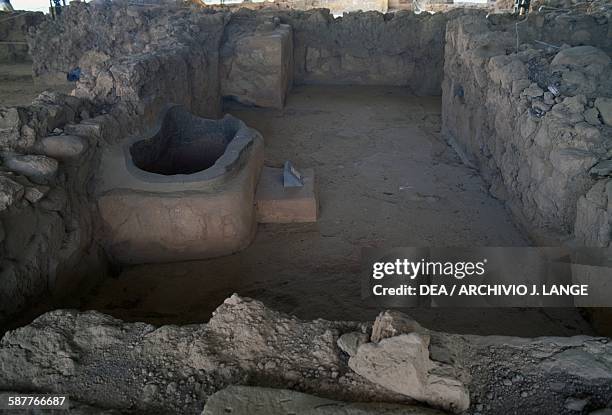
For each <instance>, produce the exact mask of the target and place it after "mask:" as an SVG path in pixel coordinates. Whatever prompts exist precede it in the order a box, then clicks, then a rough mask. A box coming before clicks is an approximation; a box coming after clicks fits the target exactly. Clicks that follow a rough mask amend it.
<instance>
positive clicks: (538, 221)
mask: <svg viewBox="0 0 612 415" xmlns="http://www.w3.org/2000/svg"><path fill="white" fill-rule="evenodd" d="M505 19H506V17H500V18H498V19H495V18H491V19H486V18H485V17H484V15H483V14H481V13H472V14H467V15H465V16H462V17H459V18H458V19H456V20H453V21H451V22H449V24H448V29H447V35H446V55H445V64H444V72H445V78H444V84H443V133H444V134H445V136H446V137H447V138H448V139H449V140H450V142H452V143H454V144H455V146H456V148H457V149H458V151H459V152H460V153H462V154H463V156H464V158H465V159H466V160H467V161H468V162H471V163H472V164H474V165H475V166H476V167H477V168H478V169H479V170H480V171H481V173H482V175H483V176H484V178H485V180H486V181H487V182H488V183H489V184H490V185H491V192H492V193H493V194H494V195H495V196H497V197H498V198H500V199H502V200H505V201H506V203H507V205H508V206H509V208H510V209H511V210H512V212H513V213H514V215H515V217H516V218H517V219H518V220H519V222H520V223H522V224H523V225H524V227H525V228H527V229H529V231H530V233H531V234H532V236H534V238H535V239H536V241H540V242H552V241H559V240H564V239H567V238H569V237H570V235H571V234H572V232H573V231H574V223H575V220H576V209H577V208H576V206H577V202H578V200H579V199H580V198H581V197H582V196H583V195H585V193H586V192H587V191H588V190H589V189H590V188H591V187H592V186H593V184H594V182H595V180H594V179H593V177H592V176H591V174H590V173H589V170H590V169H591V168H592V167H593V166H594V165H595V164H597V163H598V162H599V161H602V160H606V159H607V158H609V157H610V155H612V153H611V152H610V149H611V148H612V142H610V136H611V135H610V132H611V127H612V123H611V121H612V120H609V119H608V115H607V112H608V111H609V108H608V107H607V106H606V105H604V103H605V102H608V101H607V99H608V98H609V97H610V96H612V83H611V82H612V80H611V79H610V77H609V74H610V71H611V70H612V63H611V62H612V61H611V60H610V58H609V56H607V55H606V53H604V52H603V51H602V50H601V49H597V48H594V47H589V46H583V47H576V48H571V47H569V45H566V46H564V47H563V48H562V49H561V50H559V48H552V47H542V46H541V45H542V44H540V43H533V44H532V43H530V44H523V43H521V46H520V51H519V53H514V52H515V50H516V38H515V36H514V30H513V29H514V24H507V21H506V20H505ZM595 19H596V17H595V16H582V17H581V16H574V17H573V20H574V26H576V27H578V26H580V27H583V28H584V29H583V30H585V31H586V30H587V27H586V26H587V24H586V23H585V22H587V23H589V22H591V23H592V22H593V21H594V20H595ZM568 20H569V19H568V18H567V17H566V16H565V15H564V17H563V19H562V20H561V21H562V22H566V21H568ZM540 21H544V22H546V21H548V22H549V23H550V24H549V25H543V26H538V25H539V23H537V22H540ZM534 22H536V24H535V25H534V26H533V27H532V26H528V29H529V30H528V31H526V32H525V33H527V32H528V33H529V34H530V35H529V36H526V37H532V38H534V37H536V36H535V33H536V29H535V28H536V27H541V29H540V32H539V36H537V38H539V39H542V40H541V41H542V42H552V41H553V39H554V40H556V41H557V42H561V41H565V42H566V43H568V44H580V43H582V41H583V40H584V39H587V38H588V39H590V40H592V41H594V42H595V43H597V39H601V37H600V34H601V33H606V32H607V30H608V27H607V24H606V25H603V24H602V25H598V24H594V25H592V26H591V28H590V31H589V35H588V36H586V35H585V36H584V37H581V38H580V40H577V39H576V38H575V35H576V32H574V31H572V30H566V32H565V33H566V34H567V36H568V38H567V39H561V38H560V36H561V35H560V34H559V30H558V29H559V28H558V27H557V24H559V20H558V19H557V18H555V17H554V15H550V16H542V15H538V14H534V15H533V17H531V18H530V21H529V22H528V23H527V24H526V25H531V24H533V23H534ZM555 22H556V23H555ZM601 26H603V27H601ZM549 86H553V89H552V90H549ZM551 91H554V92H556V94H553V93H552V92H551ZM580 226H581V227H582V226H584V225H580ZM607 239H608V240H609V239H610V235H607Z"/></svg>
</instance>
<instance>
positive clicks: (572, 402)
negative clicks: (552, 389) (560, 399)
mask: <svg viewBox="0 0 612 415" xmlns="http://www.w3.org/2000/svg"><path fill="white" fill-rule="evenodd" d="M588 403H589V401H587V400H585V399H576V398H567V399H566V400H565V409H567V410H569V411H575V412H582V410H583V409H584V407H585V406H587V404H588Z"/></svg>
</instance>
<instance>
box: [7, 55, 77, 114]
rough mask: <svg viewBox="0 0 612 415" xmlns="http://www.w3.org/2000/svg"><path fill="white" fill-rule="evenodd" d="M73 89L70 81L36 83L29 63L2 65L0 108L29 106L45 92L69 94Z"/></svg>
mask: <svg viewBox="0 0 612 415" xmlns="http://www.w3.org/2000/svg"><path fill="white" fill-rule="evenodd" d="M72 87H73V85H72V84H71V83H69V82H68V81H66V82H65V83H58V84H43V83H39V82H34V79H32V65H31V64H29V63H19V64H11V65H8V64H0V106H13V105H28V104H30V103H31V102H32V100H33V99H34V98H36V97H37V96H38V95H39V94H40V93H41V92H43V91H46V90H50V91H57V92H63V93H65V94H68V93H70V91H71V90H72Z"/></svg>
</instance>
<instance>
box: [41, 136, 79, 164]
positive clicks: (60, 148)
mask: <svg viewBox="0 0 612 415" xmlns="http://www.w3.org/2000/svg"><path fill="white" fill-rule="evenodd" d="M86 148H87V142H86V141H85V140H84V139H83V138H81V137H79V136H76V135H58V136H49V137H45V138H43V139H41V140H40V142H39V143H38V150H40V151H41V152H42V153H44V154H45V155H47V156H49V157H54V158H57V159H60V160H65V159H70V158H76V157H79V156H80V155H81V154H83V152H84V151H85V150H86Z"/></svg>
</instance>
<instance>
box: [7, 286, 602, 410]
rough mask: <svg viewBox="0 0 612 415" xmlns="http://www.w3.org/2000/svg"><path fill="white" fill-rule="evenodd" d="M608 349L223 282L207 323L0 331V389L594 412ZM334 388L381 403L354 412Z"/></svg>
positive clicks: (91, 322) (191, 402)
mask: <svg viewBox="0 0 612 415" xmlns="http://www.w3.org/2000/svg"><path fill="white" fill-rule="evenodd" d="M101 357H102V358H101ZM610 362H612V343H611V342H610V339H609V338H603V337H599V338H598V337H590V336H576V337H541V338H533V339H530V338H519V337H507V336H471V335H458V334H449V333H443V332H437V331H433V330H428V329H427V328H424V327H422V326H421V325H420V324H419V323H418V322H416V321H414V320H413V319H411V318H410V317H409V316H407V315H403V314H401V313H397V312H392V311H391V312H383V313H381V314H380V315H379V316H378V318H377V319H376V321H374V322H363V323H360V322H350V321H326V320H323V319H317V320H314V321H303V320H299V319H298V318H296V317H293V316H290V315H287V314H283V313H279V312H277V311H274V310H271V309H269V308H267V307H265V306H264V305H263V304H262V303H260V302H258V301H254V300H251V299H248V298H241V297H239V296H237V295H233V296H232V297H230V298H228V299H226V300H225V302H224V303H223V304H222V305H220V306H219V307H218V308H217V309H216V311H215V312H214V313H213V316H212V318H211V319H210V321H209V322H208V323H205V324H192V325H187V326H175V325H171V326H163V327H156V326H153V325H150V324H145V323H126V322H123V321H121V320H117V319H115V318H112V317H110V316H107V315H104V314H100V313H97V312H93V311H90V312H84V313H80V312H77V311H70V310H57V311H53V312H50V313H46V314H44V315H42V316H40V317H39V318H37V319H36V320H35V321H34V322H32V323H31V324H30V325H28V326H25V327H22V328H19V329H17V330H14V331H11V332H8V333H7V334H6V335H5V336H4V337H3V338H2V340H0V367H2V371H0V389H1V390H5V391H14V390H17V391H28V392H30V393H37V394H40V393H53V394H58V395H68V396H70V400H71V402H72V401H76V402H80V403H81V404H87V405H91V406H95V407H97V408H99V410H101V409H109V410H110V409H114V410H117V411H120V412H122V411H126V410H128V409H129V410H130V411H137V412H146V413H164V414H201V413H202V409H203V407H204V404H205V403H207V402H208V404H207V405H206V411H205V412H204V413H205V414H208V413H211V412H210V411H211V410H213V408H215V407H218V405H219V401H222V402H225V403H226V404H227V405H228V406H229V407H233V406H234V405H235V408H236V409H237V410H238V409H239V408H240V407H241V406H242V405H244V401H242V402H243V403H242V404H241V403H240V401H241V400H247V401H248V400H251V399H252V397H251V396H252V395H251V393H249V391H248V390H244V389H242V390H241V388H233V387H230V389H229V390H227V391H226V392H225V393H223V392H219V391H222V390H224V389H225V388H227V387H228V386H229V385H253V384H255V385H258V386H263V387H274V388H279V389H291V390H293V391H296V392H302V393H308V394H313V395H316V396H317V397H318V399H319V402H318V404H319V405H321V406H320V407H319V409H321V410H324V409H325V406H327V405H334V406H331V407H329V406H328V407H327V409H330V410H332V409H331V408H337V409H338V410H342V407H343V406H345V408H344V409H345V410H347V411H350V410H351V409H353V410H355V411H356V412H355V413H365V414H368V413H373V414H374V413H378V414H380V413H389V414H395V413H403V414H423V415H425V414H431V415H433V414H441V413H469V414H475V413H487V414H505V413H519V414H526V413H538V414H571V413H579V412H582V413H599V412H596V411H598V410H603V412H601V413H605V408H606V407H608V405H609V402H610V398H611V397H612V365H611V363H610ZM101 364H103V367H104V370H100V368H101V366H100V365H101ZM232 391H233V392H234V393H231V392H232ZM251 392H253V393H257V391H251ZM262 394H265V395H268V396H269V395H271V394H273V395H275V396H277V397H282V398H283V399H284V400H285V401H286V402H287V407H285V411H284V412H282V413H287V412H288V411H287V409H289V408H288V407H290V406H289V405H291V407H293V406H294V405H293V404H291V403H290V402H291V400H292V399H294V398H296V397H297V398H299V399H300V400H301V401H302V402H303V403H304V404H306V403H307V402H309V401H310V402H312V401H313V400H316V399H317V398H314V397H310V398H309V397H307V396H305V395H298V394H296V393H295V392H293V393H291V392H289V391H281V390H276V391H270V390H267V391H266V390H260V391H259V397H260V399H259V400H258V405H261V408H262V412H255V413H261V414H270V413H276V412H274V408H275V406H274V399H271V398H270V397H268V398H266V397H265V396H264V395H262ZM330 399H333V400H334V401H335V402H334V401H330ZM234 400H235V401H234ZM338 401H345V402H344V403H341V402H338ZM346 402H361V403H364V402H377V403H378V405H379V406H378V407H376V406H374V407H373V408H371V409H372V411H373V412H366V410H367V409H368V408H367V407H360V406H359V404H353V405H351V406H348V404H347V403H346ZM383 403H387V404H390V405H388V406H385V405H384V404H383ZM400 404H403V405H409V406H404V407H400V406H399V405H400ZM427 404H429V406H430V407H431V406H433V407H435V408H439V410H433V409H428V408H426V407H425V408H424V407H423V406H425V405H427ZM268 405H269V406H268ZM323 405H325V406H323ZM372 405H376V404H372ZM226 408H227V406H226ZM385 408H387V409H388V410H389V412H383V410H384V409H385ZM572 408H580V409H579V410H576V412H573V409H572ZM393 409H394V410H393ZM466 409H467V411H466ZM212 413H214V414H217V413H218V412H212ZM236 413H239V412H236ZM240 413H242V412H240ZM249 413H253V412H249ZM322 413H328V412H322ZM329 413H335V411H334V412H329ZM343 413H344V411H343ZM351 413H353V412H352V411H351Z"/></svg>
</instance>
